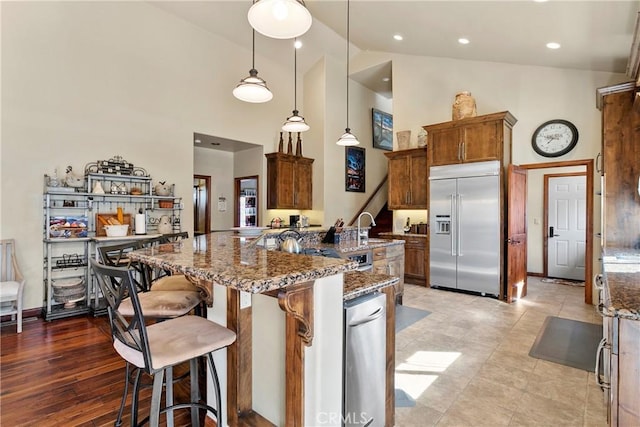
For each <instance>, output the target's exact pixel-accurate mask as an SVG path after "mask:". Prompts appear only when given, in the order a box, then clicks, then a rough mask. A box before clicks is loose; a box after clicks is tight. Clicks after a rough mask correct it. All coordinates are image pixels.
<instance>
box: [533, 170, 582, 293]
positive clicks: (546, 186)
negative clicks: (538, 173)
mask: <svg viewBox="0 0 640 427" xmlns="http://www.w3.org/2000/svg"><path fill="white" fill-rule="evenodd" d="M586 174H587V172H586V171H584V172H567V173H550V174H548V175H547V174H545V175H544V193H543V196H542V197H543V199H544V200H543V208H542V209H543V210H542V215H543V220H542V221H543V222H542V224H543V232H542V233H543V234H542V235H543V239H542V246H543V249H542V250H543V252H544V255H545V256H544V259H543V260H542V273H543V274H544V277H549V233H548V231H549V179H550V178H563V177H569V176H584V177H585V181H586ZM584 191H585V192H586V191H587V189H585V190H584ZM585 196H586V194H585ZM586 232H587V231H586V230H585V233H586ZM585 237H586V236H585ZM584 256H585V258H586V257H587V254H586V252H585V255H584ZM586 262H587V260H586V259H585V267H586ZM584 275H585V278H584V279H585V286H586V283H587V272H586V270H585V273H584Z"/></svg>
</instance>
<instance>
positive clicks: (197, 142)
mask: <svg viewBox="0 0 640 427" xmlns="http://www.w3.org/2000/svg"><path fill="white" fill-rule="evenodd" d="M193 142H195V143H196V144H200V143H201V142H202V141H200V140H199V139H196V140H195V141H193Z"/></svg>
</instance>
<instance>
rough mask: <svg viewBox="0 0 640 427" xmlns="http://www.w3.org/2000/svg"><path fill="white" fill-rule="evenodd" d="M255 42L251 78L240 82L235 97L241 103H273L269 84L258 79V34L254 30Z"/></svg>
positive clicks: (253, 43)
mask: <svg viewBox="0 0 640 427" xmlns="http://www.w3.org/2000/svg"><path fill="white" fill-rule="evenodd" d="M252 34H253V42H252V48H251V69H250V70H249V76H248V77H245V78H244V79H242V80H240V83H238V86H236V87H235V89H233V96H235V97H236V98H238V99H239V100H240V101H245V102H252V103H261V102H267V101H271V98H273V94H272V93H271V91H270V90H269V88H268V87H267V82H266V81H264V80H262V79H261V78H260V77H258V70H256V67H255V62H256V32H255V30H252Z"/></svg>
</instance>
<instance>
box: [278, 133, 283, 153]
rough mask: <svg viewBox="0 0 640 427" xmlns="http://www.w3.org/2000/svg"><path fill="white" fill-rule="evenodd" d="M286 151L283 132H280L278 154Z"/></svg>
mask: <svg viewBox="0 0 640 427" xmlns="http://www.w3.org/2000/svg"><path fill="white" fill-rule="evenodd" d="M283 151H284V141H283V140H282V132H280V141H279V142H278V153H282V152H283Z"/></svg>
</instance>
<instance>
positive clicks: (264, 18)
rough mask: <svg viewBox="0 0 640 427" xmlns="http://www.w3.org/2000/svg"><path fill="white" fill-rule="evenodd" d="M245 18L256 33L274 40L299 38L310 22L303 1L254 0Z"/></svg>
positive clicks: (309, 26) (308, 13) (309, 16)
mask: <svg viewBox="0 0 640 427" xmlns="http://www.w3.org/2000/svg"><path fill="white" fill-rule="evenodd" d="M247 18H248V19H249V24H251V26H252V27H253V28H254V29H255V30H256V31H257V32H259V33H260V34H263V35H265V36H267V37H272V38H274V39H292V38H294V37H298V36H301V35H303V34H304V33H306V32H307V30H309V28H311V21H312V18H311V13H310V12H309V10H308V9H307V7H306V6H305V4H304V1H303V0H255V1H254V3H253V6H251V8H250V9H249V13H248V15H247Z"/></svg>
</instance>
